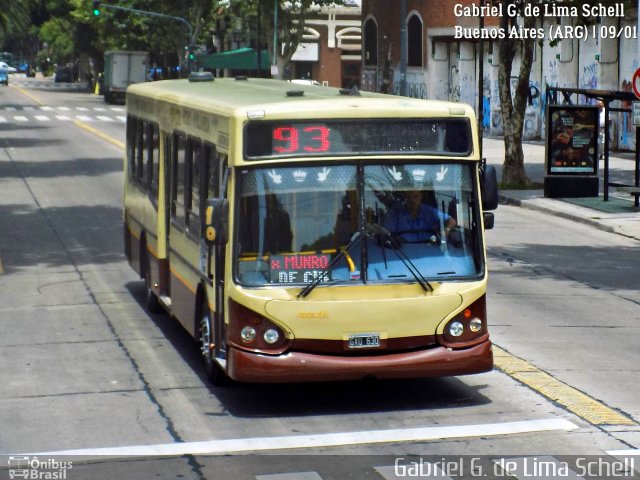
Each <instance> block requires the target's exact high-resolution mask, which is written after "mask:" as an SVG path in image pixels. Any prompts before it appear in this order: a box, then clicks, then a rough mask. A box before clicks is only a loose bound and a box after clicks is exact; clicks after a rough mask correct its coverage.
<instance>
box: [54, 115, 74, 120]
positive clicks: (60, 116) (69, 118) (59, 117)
mask: <svg viewBox="0 0 640 480" xmlns="http://www.w3.org/2000/svg"><path fill="white" fill-rule="evenodd" d="M56 118H57V119H58V120H62V121H67V122H68V121H69V120H71V117H68V116H67V115H56Z"/></svg>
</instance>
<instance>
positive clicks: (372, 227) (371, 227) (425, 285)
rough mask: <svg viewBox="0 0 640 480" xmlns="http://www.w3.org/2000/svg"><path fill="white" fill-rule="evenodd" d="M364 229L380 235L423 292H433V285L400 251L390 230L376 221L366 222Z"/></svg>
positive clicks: (400, 248)
mask: <svg viewBox="0 0 640 480" xmlns="http://www.w3.org/2000/svg"><path fill="white" fill-rule="evenodd" d="M365 229H366V230H367V232H369V233H371V234H373V235H379V236H380V237H382V239H383V241H384V243H385V245H389V246H390V247H391V249H392V250H393V251H394V252H395V253H396V255H397V256H398V258H399V259H400V260H401V261H402V263H404V266H405V267H407V270H409V271H410V272H411V274H412V275H413V277H414V278H415V279H416V282H418V283H419V284H420V286H421V287H422V290H424V291H425V292H433V287H432V286H431V284H430V283H429V282H428V281H427V280H426V279H425V278H424V277H423V276H422V274H421V273H420V270H418V267H416V264H415V263H413V262H412V261H411V259H410V258H409V257H408V256H407V254H406V253H404V252H403V251H402V247H400V246H398V245H397V244H396V242H395V241H394V239H393V238H392V236H391V232H390V231H389V230H387V229H386V228H384V227H383V226H382V225H378V224H377V223H367V224H366V225H365Z"/></svg>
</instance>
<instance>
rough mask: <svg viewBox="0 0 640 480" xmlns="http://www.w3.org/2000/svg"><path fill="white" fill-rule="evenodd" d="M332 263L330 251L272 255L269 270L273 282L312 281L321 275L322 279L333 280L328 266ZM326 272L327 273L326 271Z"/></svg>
mask: <svg viewBox="0 0 640 480" xmlns="http://www.w3.org/2000/svg"><path fill="white" fill-rule="evenodd" d="M329 263H331V255H330V254H328V253H310V254H306V253H303V254H292V255H271V256H270V257H269V271H270V278H271V282H272V283H310V282H312V281H314V280H315V279H316V278H318V277H319V276H321V275H324V278H323V280H322V281H325V282H327V281H330V280H331V272H327V271H326V268H327V267H328V266H329ZM325 272H326V273H325Z"/></svg>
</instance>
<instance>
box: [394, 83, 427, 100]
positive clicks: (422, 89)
mask: <svg viewBox="0 0 640 480" xmlns="http://www.w3.org/2000/svg"><path fill="white" fill-rule="evenodd" d="M406 88H407V92H406V95H405V96H407V97H412V98H422V99H426V98H427V84H426V83H424V82H406ZM393 94H394V95H400V81H396V82H394V83H393Z"/></svg>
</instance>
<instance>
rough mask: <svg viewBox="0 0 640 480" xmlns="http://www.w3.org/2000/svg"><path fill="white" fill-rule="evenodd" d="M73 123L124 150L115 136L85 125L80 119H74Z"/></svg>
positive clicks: (123, 146)
mask: <svg viewBox="0 0 640 480" xmlns="http://www.w3.org/2000/svg"><path fill="white" fill-rule="evenodd" d="M73 123H74V124H75V125H77V126H78V127H80V128H82V129H83V130H86V131H87V132H89V133H92V134H94V135H95V136H96V137H98V138H101V139H102V140H105V141H107V142H109V143H111V144H112V145H115V146H116V147H118V148H119V149H120V150H122V151H124V149H125V145H124V143H122V142H121V141H120V140H116V139H115V138H113V137H111V136H109V135H107V134H105V133H102V132H101V131H100V130H97V129H95V128H93V127H90V126H89V125H85V124H84V123H82V122H81V121H80V120H74V121H73Z"/></svg>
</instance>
